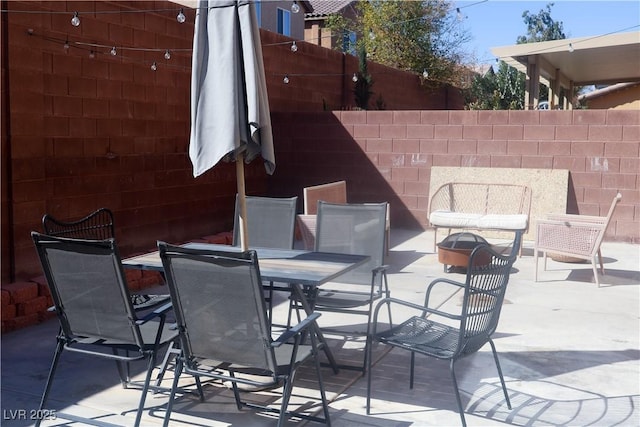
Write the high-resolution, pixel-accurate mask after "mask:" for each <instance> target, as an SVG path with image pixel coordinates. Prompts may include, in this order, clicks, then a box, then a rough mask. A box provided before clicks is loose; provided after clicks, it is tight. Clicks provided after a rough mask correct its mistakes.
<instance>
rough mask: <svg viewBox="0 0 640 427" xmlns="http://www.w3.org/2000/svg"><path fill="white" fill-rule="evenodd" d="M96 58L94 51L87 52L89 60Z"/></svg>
mask: <svg viewBox="0 0 640 427" xmlns="http://www.w3.org/2000/svg"><path fill="white" fill-rule="evenodd" d="M95 57H96V53H95V52H94V51H89V58H91V59H93V58H95Z"/></svg>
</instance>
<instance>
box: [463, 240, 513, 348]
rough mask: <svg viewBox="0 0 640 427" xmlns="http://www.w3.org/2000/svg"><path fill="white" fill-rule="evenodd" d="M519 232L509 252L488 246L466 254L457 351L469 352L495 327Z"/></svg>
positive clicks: (478, 345)
mask: <svg viewBox="0 0 640 427" xmlns="http://www.w3.org/2000/svg"><path fill="white" fill-rule="evenodd" d="M520 240H521V234H520V233H516V238H515V241H514V243H513V246H512V250H511V253H510V254H509V255H501V254H499V253H498V252H496V251H494V250H493V249H492V248H491V247H490V246H489V245H486V244H482V245H480V246H477V247H476V248H475V249H474V250H473V251H472V252H471V256H470V257H469V264H468V267H467V276H466V283H465V285H466V286H465V291H464V295H463V300H462V320H461V323H460V342H459V345H458V351H459V352H461V353H462V354H468V353H473V352H475V351H477V350H479V349H480V348H481V347H482V346H483V345H484V344H486V343H487V341H488V339H489V337H490V336H491V334H493V333H494V332H495V330H496V328H497V326H498V320H499V319H500V311H501V310H502V303H503V301H504V295H505V292H506V290H507V284H508V283H509V275H510V273H511V267H512V266H513V263H514V262H515V260H516V258H517V254H518V248H519V247H520Z"/></svg>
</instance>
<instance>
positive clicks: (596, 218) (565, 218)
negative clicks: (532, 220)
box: [538, 214, 607, 224]
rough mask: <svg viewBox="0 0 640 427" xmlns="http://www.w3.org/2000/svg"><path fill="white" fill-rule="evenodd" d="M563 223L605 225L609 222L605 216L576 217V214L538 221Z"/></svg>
mask: <svg viewBox="0 0 640 427" xmlns="http://www.w3.org/2000/svg"><path fill="white" fill-rule="evenodd" d="M547 220H548V221H563V222H586V223H596V224H604V223H606V222H607V217H604V216H590V215H574V214H548V215H547V216H546V217H545V218H544V219H541V220H538V221H547Z"/></svg>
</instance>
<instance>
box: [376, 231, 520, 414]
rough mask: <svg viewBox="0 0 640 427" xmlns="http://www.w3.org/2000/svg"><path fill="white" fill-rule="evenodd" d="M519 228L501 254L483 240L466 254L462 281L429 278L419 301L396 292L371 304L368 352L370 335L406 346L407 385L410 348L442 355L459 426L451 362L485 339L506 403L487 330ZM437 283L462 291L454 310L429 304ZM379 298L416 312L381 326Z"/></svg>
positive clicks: (493, 321)
mask: <svg viewBox="0 0 640 427" xmlns="http://www.w3.org/2000/svg"><path fill="white" fill-rule="evenodd" d="M521 234H522V232H516V237H515V240H514V242H513V246H512V248H511V253H510V254H509V255H507V256H503V255H500V254H498V253H497V252H495V251H494V250H493V249H491V247H490V246H488V245H486V244H482V245H480V246H478V247H476V248H475V249H474V250H473V252H472V253H471V256H470V258H469V264H468V266H467V273H466V280H465V282H464V283H463V282H457V281H454V280H450V279H436V280H434V281H432V282H431V283H430V284H429V286H428V287H427V291H426V296H425V300H424V305H420V304H415V303H412V302H408V301H402V300H399V299H396V298H386V299H383V300H381V301H380V302H378V304H377V305H376V307H375V310H374V314H373V320H372V327H371V335H370V336H369V339H370V341H371V343H370V344H369V352H371V348H372V347H373V341H376V342H379V343H382V344H386V345H390V346H392V347H394V348H398V349H404V350H407V351H410V352H411V365H410V376H409V387H410V388H413V379H414V366H415V357H416V354H421V355H424V356H429V357H434V358H437V359H442V360H448V361H449V371H450V374H451V379H452V380H453V388H454V390H455V395H456V401H457V404H458V410H459V412H460V418H461V420H462V425H463V426H466V421H465V418H464V408H463V406H462V401H461V399H460V391H459V390H458V383H457V381H456V376H455V371H454V364H455V362H456V361H457V360H459V359H461V358H463V357H465V356H469V355H471V354H473V353H475V352H477V351H478V350H480V348H482V347H483V346H484V345H485V344H486V343H489V344H490V345H491V351H492V352H493V359H494V361H495V364H496V368H497V370H498V375H499V376H500V383H501V384H502V391H503V392H504V397H505V400H506V403H507V406H508V407H509V409H511V402H510V401H509V395H508V393H507V388H506V386H505V383H504V378H503V376H502V370H501V368H500V362H499V361H498V354H497V352H496V348H495V345H494V343H493V340H492V339H491V335H492V334H493V333H494V332H495V330H496V327H497V325H498V319H499V317H500V311H501V309H502V303H503V300H504V295H505V292H506V289H507V284H508V282H509V274H510V271H511V267H512V265H513V263H514V261H515V259H516V257H517V253H518V249H519V247H520V243H521V237H522V236H521ZM437 285H438V286H439V287H442V286H453V287H454V288H459V289H460V291H462V306H461V307H460V309H459V311H458V309H457V308H456V309H455V310H449V311H443V310H440V309H435V308H433V303H432V302H430V296H431V292H432V290H433V289H434V288H435V287H436V286H437ZM385 304H391V306H392V307H395V309H399V308H400V309H402V312H403V313H406V312H410V311H411V310H413V311H414V313H416V315H414V316H412V317H410V318H408V319H407V320H406V321H404V322H402V323H400V324H397V325H394V324H392V323H389V324H388V325H386V326H385V325H384V324H383V323H382V322H380V323H379V322H378V314H379V310H380V309H381V308H382V306H383V305H385ZM430 304H431V305H430ZM405 317H406V316H405ZM368 361H369V367H368V370H369V377H368V379H367V414H370V409H371V379H372V377H373V372H372V371H371V356H370V355H369V357H368Z"/></svg>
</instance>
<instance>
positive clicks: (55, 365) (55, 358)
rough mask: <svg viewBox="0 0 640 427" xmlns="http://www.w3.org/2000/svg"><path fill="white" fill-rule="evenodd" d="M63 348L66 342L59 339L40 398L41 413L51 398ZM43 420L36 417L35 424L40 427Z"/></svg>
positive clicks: (39, 411)
mask: <svg viewBox="0 0 640 427" xmlns="http://www.w3.org/2000/svg"><path fill="white" fill-rule="evenodd" d="M63 349H64V344H63V343H62V341H61V340H58V343H57V344H56V352H55V353H54V355H53V361H52V362H51V368H50V369H49V376H48V377H47V383H46V385H45V387H44V393H42V399H41V400H40V407H39V408H38V409H39V410H38V413H39V414H41V413H43V409H44V405H45V404H46V403H47V399H48V398H49V392H50V391H51V385H52V384H53V376H54V375H55V373H56V370H57V368H58V362H59V361H60V355H61V354H62V350H63ZM41 422H42V419H41V418H38V419H36V423H35V426H36V427H38V426H39V425H40V423H41Z"/></svg>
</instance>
